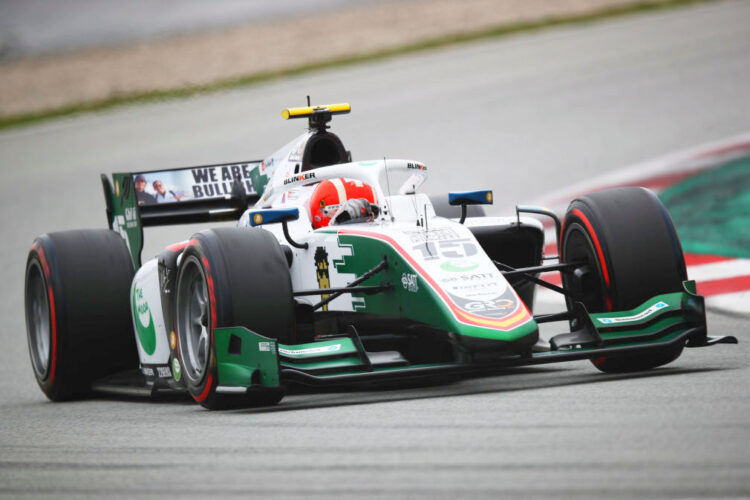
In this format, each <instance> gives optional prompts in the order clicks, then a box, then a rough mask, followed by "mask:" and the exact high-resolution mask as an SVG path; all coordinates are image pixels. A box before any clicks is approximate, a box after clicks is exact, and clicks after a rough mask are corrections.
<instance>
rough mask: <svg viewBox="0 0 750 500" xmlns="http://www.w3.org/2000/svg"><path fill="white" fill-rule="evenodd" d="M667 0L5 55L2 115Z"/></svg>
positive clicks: (364, 10)
mask: <svg viewBox="0 0 750 500" xmlns="http://www.w3.org/2000/svg"><path fill="white" fill-rule="evenodd" d="M662 1H663V0H646V2H644V1H643V0H554V1H550V0H502V1H497V0H464V1H461V2H456V1H454V0H405V1H401V2H381V3H375V4H365V5H354V6H352V7H349V8H342V9H340V10H338V11H336V12H330V11H326V12H321V13H318V14H312V15H307V16H303V17H300V18H293V19H280V20H272V21H269V22H267V23H260V24H257V23H256V24H248V25H243V26H241V27H233V28H228V29H224V30H218V31H211V32H206V33H202V34H193V35H184V36H178V37H174V38H169V39H162V40H152V41H144V42H141V43H135V44H132V45H127V46H122V47H117V48H100V49H90V50H83V51H80V52H74V53H69V54H65V55H59V56H45V57H37V58H29V59H23V60H20V61H14V62H7V63H4V64H0V116H11V115H17V114H24V113H33V112H42V111H44V110H51V109H55V108H60V107H65V106H69V105H74V104H79V103H84V102H91V101H99V100H106V99H108V98H112V97H115V96H121V95H128V94H133V93H142V92H148V91H153V90H168V89H177V88H181V87H185V86H194V85H201V84H209V83H212V82H216V81H221V80H227V79H232V78H237V77H241V76H247V75H253V74H259V73H265V72H274V71H280V70H284V69H288V68H292V67H297V66H300V65H309V64H315V63H320V62H323V61H328V60H332V59H338V58H344V57H353V56H359V55H363V54H367V53H372V52H376V51H381V50H387V49H394V48H398V47H401V46H404V45H408V44H413V43H416V42H420V41H426V40H430V39H434V38H439V37H442V36H446V35H455V34H464V33H471V32H475V31H479V30H483V29H487V28H491V27H495V26H500V25H505V24H512V23H519V22H533V21H541V20H544V19H547V18H554V17H563V16H575V15H581V14H587V13H594V12H597V11H601V10H602V9H606V8H612V7H618V6H626V5H630V4H636V3H660V2H662Z"/></svg>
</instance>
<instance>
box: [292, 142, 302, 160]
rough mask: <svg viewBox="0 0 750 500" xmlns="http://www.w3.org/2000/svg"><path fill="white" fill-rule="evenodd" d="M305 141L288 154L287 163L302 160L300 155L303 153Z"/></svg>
mask: <svg viewBox="0 0 750 500" xmlns="http://www.w3.org/2000/svg"><path fill="white" fill-rule="evenodd" d="M305 144H306V142H305V141H302V142H301V143H300V144H299V146H297V149H296V150H294V151H292V152H291V153H289V161H300V160H301V159H302V154H303V153H304V151H305Z"/></svg>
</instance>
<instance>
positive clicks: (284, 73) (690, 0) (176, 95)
mask: <svg viewBox="0 0 750 500" xmlns="http://www.w3.org/2000/svg"><path fill="white" fill-rule="evenodd" d="M709 1H715V0H666V1H664V2H659V3H652V2H645V1H644V2H638V3H634V4H630V5H625V6H619V7H610V8H606V9H602V10H599V11H596V12H591V13H587V14H580V15H572V16H561V17H548V18H544V19H541V20H538V21H531V22H518V23H510V24H502V25H499V26H495V27H492V28H488V29H482V30H478V31H473V32H467V33H459V34H452V35H446V36H440V37H435V38H430V39H427V40H422V41H419V42H415V43H411V44H408V45H404V46H401V47H396V48H390V49H384V50H378V51H373V52H369V53H367V54H361V55H356V56H349V57H339V58H334V59H330V60H327V61H321V62H316V63H312V64H303V65H300V66H294V67H290V68H285V69H281V70H278V71H268V72H261V73H253V74H249V75H245V76H241V77H237V78H229V79H224V80H218V81H215V82H211V83H207V84H201V85H192V86H184V87H178V88H174V89H165V90H153V91H148V92H135V93H129V94H120V95H113V96H111V97H108V98H106V99H101V100H93V101H87V102H81V103H74V104H70V105H67V106H62V107H59V108H53V109H48V110H43V111H37V112H33V113H21V114H15V115H8V116H2V117H0V129H6V128H10V127H18V126H22V125H32V124H36V123H39V122H42V121H45V120H50V119H53V118H62V117H68V116H73V115H79V114H83V113H89V112H94V111H102V110H107V109H112V108H117V107H120V106H125V105H131V104H140V103H150V102H157V101H164V100H171V99H180V98H184V97H190V96H194V95H198V94H205V93H211V92H219V91H222V90H229V89H234V88H238V87H246V86H250V85H255V84H258V83H261V82H267V81H270V80H274V79H278V78H283V77H289V76H297V75H303V74H305V73H311V72H313V71H320V70H324V69H331V68H338V67H342V66H348V65H353V64H363V63H368V62H372V61H378V60H383V59H387V58H391V57H396V56H401V55H404V54H411V53H415V52H421V51H425V50H430V49H435V48H439V47H446V46H449V45H456V44H461V43H468V42H474V41H478V40H486V39H491V38H499V37H503V36H508V35H512V34H516V33H522V32H531V31H538V30H541V29H545V28H550V27H555V26H570V25H580V24H588V23H592V22H595V21H600V20H603V19H610V18H615V17H621V16H626V15H631V14H636V13H644V12H654V11H663V10H666V9H671V8H675V7H681V6H686V5H692V4H699V3H707V2H709Z"/></svg>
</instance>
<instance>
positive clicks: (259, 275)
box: [173, 228, 294, 410]
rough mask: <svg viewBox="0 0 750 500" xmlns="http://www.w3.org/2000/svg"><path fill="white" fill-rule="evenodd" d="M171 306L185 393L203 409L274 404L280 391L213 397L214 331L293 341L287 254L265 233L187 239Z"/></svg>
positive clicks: (210, 233)
mask: <svg viewBox="0 0 750 500" xmlns="http://www.w3.org/2000/svg"><path fill="white" fill-rule="evenodd" d="M175 290H176V294H175V301H174V304H173V307H174V315H173V317H174V318H175V319H174V321H175V332H176V334H177V347H176V355H177V358H178V359H179V362H180V365H181V370H182V375H183V377H184V381H185V384H186V386H187V389H188V391H189V392H190V395H191V396H192V397H193V398H194V399H195V400H196V401H197V402H198V403H200V404H201V405H202V406H203V407H205V408H208V409H212V410H214V409H227V408H239V407H247V406H260V405H270V404H275V403H277V402H278V401H280V400H281V398H282V397H283V395H284V392H283V390H282V389H281V388H278V389H275V388H274V389H271V388H269V389H259V390H255V389H253V390H251V391H249V392H247V393H245V394H224V393H220V392H217V387H218V370H217V360H216V350H215V345H214V339H213V330H214V329H216V328H221V327H227V326H244V327H246V328H248V329H250V330H252V331H254V332H256V333H258V334H260V335H263V336H266V337H269V338H274V339H277V340H279V341H280V342H281V343H285V344H288V343H293V342H294V338H293V334H294V299H293V297H292V284H291V277H290V274H289V266H288V264H287V260H286V257H285V255H284V252H283V251H282V249H281V246H280V245H279V243H278V241H276V238H275V237H274V236H273V235H272V234H271V233H269V232H268V231H266V230H263V229H260V228H258V229H248V228H219V229H211V230H205V231H201V232H199V233H197V234H195V235H193V237H192V238H191V239H190V242H189V243H188V245H187V247H186V248H185V251H184V253H183V256H182V260H181V262H180V268H179V270H178V274H177V281H176V286H175Z"/></svg>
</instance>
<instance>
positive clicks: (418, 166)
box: [406, 162, 427, 170]
mask: <svg viewBox="0 0 750 500" xmlns="http://www.w3.org/2000/svg"><path fill="white" fill-rule="evenodd" d="M406 168H413V169H417V170H427V167H425V166H424V165H422V164H421V163H412V162H408V163H407V164H406Z"/></svg>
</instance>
